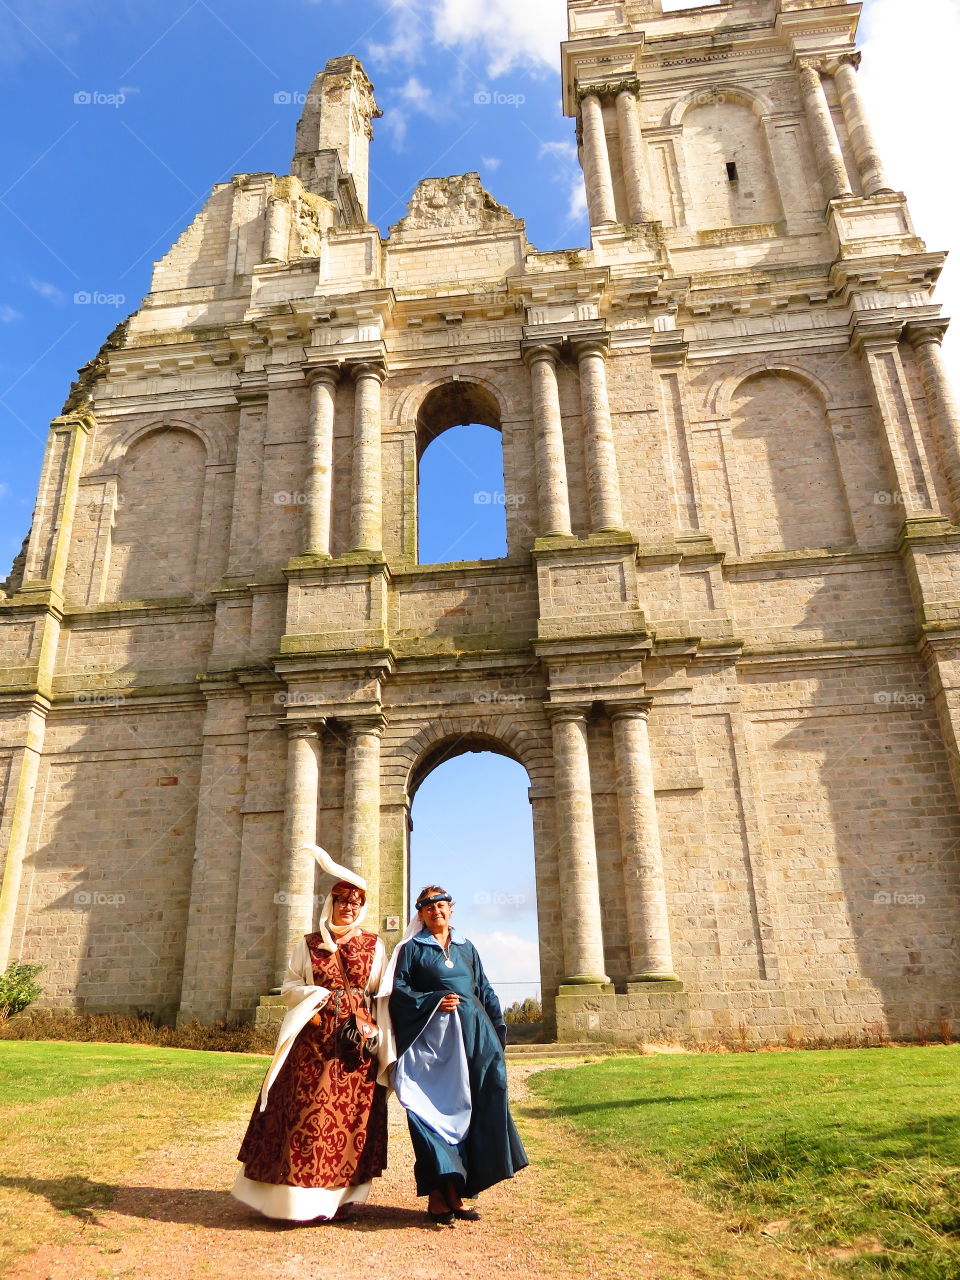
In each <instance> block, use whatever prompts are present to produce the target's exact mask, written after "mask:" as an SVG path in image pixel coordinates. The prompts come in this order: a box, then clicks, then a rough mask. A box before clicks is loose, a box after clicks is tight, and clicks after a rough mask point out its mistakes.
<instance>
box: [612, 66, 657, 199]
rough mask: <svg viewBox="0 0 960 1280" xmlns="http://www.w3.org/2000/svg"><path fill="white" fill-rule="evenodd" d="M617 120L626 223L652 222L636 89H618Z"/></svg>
mask: <svg viewBox="0 0 960 1280" xmlns="http://www.w3.org/2000/svg"><path fill="white" fill-rule="evenodd" d="M617 120H618V122H619V125H620V158H621V162H622V164H623V184H624V187H625V189H626V193H627V208H628V209H629V212H630V221H631V222H652V221H653V201H652V199H651V197H650V188H649V186H648V184H647V170H646V164H645V162H644V147H643V134H642V132H641V129H640V103H639V102H638V100H637V91H636V89H621V91H620V92H619V93H618V94H617Z"/></svg>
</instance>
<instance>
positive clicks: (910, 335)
mask: <svg viewBox="0 0 960 1280" xmlns="http://www.w3.org/2000/svg"><path fill="white" fill-rule="evenodd" d="M949 326H950V321H949V320H947V319H945V318H944V319H940V320H909V321H908V322H907V325H906V328H905V330H904V332H905V334H906V337H907V341H908V342H909V343H910V345H911V346H912V347H914V348H915V349H917V350H919V349H920V348H921V347H928V346H938V347H939V346H940V344H941V343H942V342H943V339H944V337H945V336H946V332H947V329H948V328H949Z"/></svg>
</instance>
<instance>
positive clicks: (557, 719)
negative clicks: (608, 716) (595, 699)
mask: <svg viewBox="0 0 960 1280" xmlns="http://www.w3.org/2000/svg"><path fill="white" fill-rule="evenodd" d="M544 710H545V711H546V713H547V715H548V717H549V719H550V723H551V724H563V723H565V722H572V723H574V724H586V722H587V716H588V715H589V714H590V705H589V703H586V702H582V703H564V704H561V705H560V706H554V705H552V704H551V703H547V705H546V706H545V708H544Z"/></svg>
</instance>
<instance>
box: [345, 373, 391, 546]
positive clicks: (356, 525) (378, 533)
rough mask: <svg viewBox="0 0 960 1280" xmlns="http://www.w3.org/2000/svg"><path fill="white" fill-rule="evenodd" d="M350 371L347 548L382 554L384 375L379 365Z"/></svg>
mask: <svg viewBox="0 0 960 1280" xmlns="http://www.w3.org/2000/svg"><path fill="white" fill-rule="evenodd" d="M351 372H352V373H353V377H354V379H355V381H356V384H357V391H356V409H355V413H354V428H353V484H352V492H351V504H350V547H351V549H352V550H354V551H382V549H383V480H382V475H381V468H382V462H381V456H380V454H381V441H380V387H381V385H382V384H383V382H384V380H385V378H386V376H387V375H386V370H385V369H384V368H383V366H382V365H377V364H358V365H355V366H354V368H353V369H352V371H351Z"/></svg>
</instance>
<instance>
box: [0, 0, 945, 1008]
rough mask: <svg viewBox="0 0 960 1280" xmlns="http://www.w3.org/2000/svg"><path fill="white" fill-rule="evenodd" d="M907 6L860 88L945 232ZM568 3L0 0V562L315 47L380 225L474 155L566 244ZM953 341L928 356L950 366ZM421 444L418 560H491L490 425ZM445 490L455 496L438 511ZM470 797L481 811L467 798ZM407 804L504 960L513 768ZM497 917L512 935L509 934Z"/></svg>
mask: <svg viewBox="0 0 960 1280" xmlns="http://www.w3.org/2000/svg"><path fill="white" fill-rule="evenodd" d="M670 7H674V8H676V7H680V5H677V4H671V5H670ZM905 9H907V6H905V5H904V4H903V0H866V3H865V6H864V23H863V26H862V29H861V36H862V41H863V44H864V50H865V59H864V66H863V71H862V72H861V76H862V83H863V90H864V93H865V95H866V96H867V98H868V101H869V103H870V104H871V107H872V109H873V113H874V120H875V125H876V129H877V133H878V136H879V138H880V141H881V145H882V149H883V151H884V155H885V158H886V160H887V163H888V167H889V170H890V172H891V175H892V177H893V179H894V182H895V183H896V184H897V185H898V186H901V187H902V188H903V189H904V190H906V191H907V193H908V195H909V196H910V198H911V205H912V208H913V212H914V217H915V220H916V222H917V226H918V230H919V232H920V234H921V235H923V236H925V237H926V239H927V240H928V243H929V245H930V247H932V248H938V249H939V248H949V247H950V245H951V243H953V242H954V241H955V239H956V237H957V232H956V215H955V211H956V209H957V208H960V177H958V174H957V171H956V167H955V166H953V165H952V164H950V163H945V161H949V157H948V156H946V155H945V153H944V151H943V145H944V144H943V138H944V137H949V136H952V134H953V133H955V132H956V124H957V106H956V98H955V93H954V89H953V84H954V81H955V76H956V66H957V65H960V0H922V4H919V5H913V6H909V9H907V11H908V12H909V21H908V22H905V21H904V11H905ZM565 10H566V6H565V3H564V0H522V2H521V3H518V2H517V0H416V3H413V2H412V0H268V3H264V0H229V3H228V2H227V0H154V2H153V3H150V4H146V3H143V0H0V109H2V112H3V118H4V120H5V121H7V122H10V121H13V122H15V123H14V125H13V126H12V127H11V125H10V124H9V123H8V125H7V127H6V128H5V129H4V131H3V135H2V138H0V153H2V167H0V174H2V177H0V442H2V450H0V578H2V577H4V576H5V575H6V572H7V568H8V567H9V564H10V562H11V561H12V559H13V557H14V555H15V553H16V551H17V550H18V548H19V546H20V542H21V540H22V538H23V536H24V534H25V533H26V531H27V528H28V525H29V521H30V513H31V509H32V506H33V499H34V494H35V491H36V486H37V479H38V476H39V470H40V463H41V459H42V453H43V445H44V440H45V436H46V432H47V427H48V424H49V420H50V418H51V417H53V416H54V415H55V414H56V413H57V412H59V409H60V407H61V405H62V403H63V401H64V399H65V397H66V394H67V391H68V389H69V385H70V382H71V379H72V378H73V377H74V375H75V371H76V369H77V368H78V367H79V366H80V365H82V364H84V363H85V362H86V361H87V360H89V359H91V358H92V357H93V356H94V355H95V353H96V351H97V350H98V348H99V347H100V345H101V343H102V342H103V340H104V338H105V337H106V335H107V334H108V333H109V331H110V330H111V329H112V328H113V327H114V326H115V325H116V324H117V323H118V322H119V321H120V320H122V319H123V318H124V317H125V316H126V315H127V314H128V313H129V312H130V311H133V310H134V309H135V308H136V307H137V306H138V304H139V301H140V299H141V298H142V296H143V295H144V294H145V293H146V292H147V290H148V288H149V281H150V272H151V267H152V263H153V262H154V260H156V259H157V258H159V257H160V256H161V255H162V254H163V253H165V252H166V250H167V249H168V247H169V246H170V244H171V243H172V242H173V241H174V240H175V239H176V238H177V236H178V235H179V234H180V232H181V231H182V230H183V228H184V227H185V226H187V224H188V223H189V222H190V221H191V219H192V217H193V216H194V214H195V213H196V211H197V209H198V208H199V207H200V206H201V205H202V203H203V202H204V200H205V199H206V197H207V195H208V193H209V191H210V189H211V187H212V186H213V185H214V184H215V183H216V182H220V181H223V180H225V179H228V178H229V177H230V176H231V175H232V174H234V173H238V172H255V171H260V170H266V171H272V172H278V173H285V172H287V171H288V168H289V163H290V157H291V153H292V150H293V136H294V129H295V126H296V121H297V116H298V114H299V108H298V106H297V105H296V102H295V101H294V102H291V101H290V99H291V98H293V99H295V98H296V95H298V94H303V93H305V92H306V90H307V89H308V87H309V85H310V83H311V81H312V78H313V76H314V74H315V73H316V71H318V70H320V69H321V68H322V67H323V65H324V64H325V62H326V61H327V59H328V58H330V57H334V56H338V55H341V54H344V53H355V54H357V55H358V56H359V57H360V58H361V59H362V60H363V62H364V64H365V66H366V67H367V70H368V72H369V74H370V76H371V78H372V79H373V81H374V83H375V85H376V90H377V97H378V100H379V103H380V105H381V107H382V108H383V110H384V112H385V115H384V118H383V119H382V120H380V121H378V122H377V126H376V128H377V135H376V140H375V142H374V146H373V150H372V156H371V167H372V175H371V188H370V192H371V211H370V212H371V218H372V220H373V221H375V222H376V223H378V224H379V226H380V228H381V230H382V231H383V232H384V233H386V232H387V230H388V228H389V227H390V225H391V224H393V223H395V222H396V221H397V220H398V219H399V218H400V217H402V216H403V213H404V210H405V204H406V201H407V199H408V198H409V196H410V194H411V192H412V191H413V189H414V187H415V186H416V184H417V182H418V181H419V180H420V179H421V178H423V177H426V176H437V175H444V174H452V173H462V172H465V171H468V170H474V169H475V170H478V171H479V172H480V174H481V177H482V178H483V181H484V183H485V185H486V186H487V187H488V189H489V190H490V191H491V192H492V194H493V195H494V196H495V197H496V199H498V200H500V201H501V202H503V203H504V204H507V205H508V206H509V207H510V208H511V209H512V210H513V212H514V213H515V214H517V215H518V216H520V217H523V218H524V219H525V220H526V223H527V229H528V234H529V236H530V239H531V241H532V242H533V243H534V244H535V245H536V246H537V247H538V248H540V249H543V250H547V249H554V248H560V247H578V246H583V245H585V244H586V243H587V240H588V231H587V226H586V221H585V218H584V202H583V195H582V183H581V181H580V175H579V169H578V167H577V164H576V156H575V149H574V128H573V122H572V121H570V120H566V119H564V118H563V116H562V115H561V114H560V102H559V93H560V85H559V75H558V63H559V43H560V41H561V39H562V38H563V37H564V35H565ZM478 95H479V97H480V98H481V99H483V98H492V101H482V100H481V101H478V100H477V99H478ZM958 276H960V272H958V270H957V269H956V268H955V267H953V266H951V267H950V269H949V271H948V273H947V274H946V275H945V278H944V288H943V291H942V294H941V296H942V298H943V300H944V302H945V305H946V307H947V309H948V310H949V309H950V306H951V303H952V302H953V301H954V300H955V299H956V297H957V295H958V292H960V289H958V284H957V283H956V282H957V280H958ZM78 295H79V296H80V298H79V300H78ZM958 343H960V339H958V338H956V337H953V338H951V339H950V340H949V346H948V354H949V358H950V360H951V363H952V365H953V367H954V370H955V377H958V378H960V368H958V359H957V352H958V350H960V346H958ZM444 439H445V440H446V444H447V446H449V445H450V444H452V443H453V440H454V437H453V436H447V437H445V438H444ZM440 443H442V442H438V444H440ZM436 449H437V446H434V449H433V450H431V451H430V452H429V453H428V454H427V455H426V456H425V461H424V466H425V468H429V469H430V470H431V471H432V474H433V477H434V482H433V486H431V487H432V488H433V492H434V493H440V494H444V495H445V496H446V498H447V499H448V502H447V506H446V508H445V507H444V505H443V503H442V502H441V503H439V504H438V505H437V506H436V507H435V508H434V509H433V510H432V511H430V512H427V513H426V514H425V520H424V529H423V537H424V540H425V545H427V546H431V547H433V548H434V551H433V553H432V554H429V553H428V555H429V558H431V559H432V558H434V556H435V557H436V558H437V559H440V558H446V556H447V555H450V556H453V557H454V558H457V559H464V558H470V557H473V556H490V555H496V554H498V553H499V552H498V549H497V548H498V545H502V536H503V535H502V529H503V509H502V506H501V505H498V504H497V503H496V502H495V501H493V502H490V503H482V502H481V503H478V502H476V501H474V500H473V496H472V495H475V494H476V493H478V492H496V491H497V489H498V485H500V484H502V481H501V480H498V457H497V450H496V449H491V448H490V439H489V433H487V435H486V436H485V435H484V431H483V430H481V429H477V430H476V431H475V432H474V433H473V434H471V433H469V432H465V433H463V434H462V436H460V437H459V442H458V443H457V447H456V448H449V447H446V448H445V449H444V450H442V451H438V452H439V454H440V455H441V456H437V457H435V456H433V455H434V451H435V450H436ZM434 486H435V487H434ZM468 500H469V502H468ZM453 506H457V507H459V510H460V511H463V510H465V509H466V510H467V519H466V521H465V522H464V523H462V524H461V525H458V526H453V525H451V523H450V520H449V512H450V510H451V509H452V508H453ZM425 558H427V557H425ZM511 771H512V772H511ZM511 777H512V778H513V779H514V781H513V782H511V781H510V779H511ZM517 779H519V781H518V780H517ZM511 788H512V789H511ZM492 793H496V794H497V796H498V806H496V807H494V806H491V805H489V803H484V801H485V800H486V799H487V798H488V797H489V795H490V794H492ZM514 796H516V797H519V799H517V800H516V803H514V800H513V799H510V798H509V797H514ZM501 799H502V803H500V801H501ZM467 814H469V820H466V815H467ZM414 818H415V821H416V822H417V823H418V828H417V831H416V832H415V837H414V854H415V858H416V859H417V862H416V863H415V868H414V878H416V877H417V876H418V875H419V872H420V868H421V867H422V871H423V875H424V876H430V877H431V878H432V877H434V876H440V877H445V878H447V879H450V880H451V881H453V880H454V879H455V876H461V870H462V865H461V864H458V862H457V859H456V858H455V857H454V856H453V855H452V854H451V853H450V850H451V849H461V850H463V849H466V848H467V847H468V846H467V843H466V842H467V840H468V839H469V841H470V845H469V848H470V849H472V850H473V851H474V852H473V853H472V855H471V858H472V862H471V866H470V874H469V875H466V874H464V875H463V877H462V878H461V879H460V882H459V883H451V886H450V887H451V888H452V889H453V890H454V892H455V894H456V895H457V896H458V898H459V900H460V903H461V911H462V913H463V915H462V918H463V919H464V921H465V922H467V921H469V923H470V925H471V927H472V928H474V930H475V931H477V932H480V933H482V934H484V936H485V937H488V938H489V939H491V941H490V944H489V945H490V947H491V950H492V953H493V952H495V951H496V950H497V948H500V951H501V952H503V954H504V957H505V958H504V959H503V962H502V964H501V963H498V965H497V972H498V974H499V976H501V977H502V978H503V979H504V980H505V981H506V980H508V979H509V980H511V981H518V980H520V979H521V978H523V979H525V978H527V977H528V976H529V974H530V972H532V971H535V968H536V966H535V963H533V964H532V967H531V955H530V952H529V949H528V947H527V943H529V942H530V941H531V940H532V939H533V938H535V929H534V926H533V919H534V917H533V914H532V912H531V911H530V910H527V909H526V904H524V909H523V910H520V909H519V907H518V906H517V904H510V903H509V902H504V903H501V904H500V905H501V906H502V908H503V909H502V910H501V912H500V914H499V916H497V915H496V913H495V911H494V910H493V908H495V907H496V906H497V900H496V898H494V901H492V902H491V904H489V906H490V909H489V910H487V911H486V913H485V914H484V912H480V913H479V914H478V915H476V916H475V917H474V916H473V915H471V914H470V912H471V911H473V908H474V906H475V904H474V903H473V899H474V897H475V896H476V895H477V894H483V893H491V894H494V895H496V894H498V893H499V894H501V895H506V898H507V899H511V898H512V897H516V896H517V895H520V896H523V895H524V894H527V898H528V900H529V891H528V890H529V886H530V885H531V884H532V851H531V847H530V832H529V806H528V805H527V802H526V780H525V778H524V776H523V772H522V770H520V769H519V766H514V765H511V764H510V762H507V761H504V760H502V759H499V758H494V757H490V756H473V755H471V756H467V757H463V758H462V759H461V760H458V761H454V762H451V763H450V764H447V765H445V766H443V768H442V769H440V770H438V771H437V773H436V774H435V775H433V777H432V778H431V779H429V780H428V782H427V783H426V784H425V785H424V787H423V789H422V791H421V793H420V797H419V798H418V800H417V805H416V808H415V811H414ZM428 832H434V833H439V834H435V835H433V836H431V835H428V834H426V833H428ZM431 842H432V843H431ZM421 859H422V861H421ZM431 859H433V862H431ZM514 872H516V874H514ZM461 886H462V887H461ZM498 886H499V887H498ZM524 886H527V888H524ZM497 934H501V935H503V936H514V937H515V938H516V939H517V941H516V943H515V945H514V947H513V951H512V953H511V952H510V949H509V947H506V948H504V945H503V944H502V943H501V942H496V941H494V940H493V938H494V935H497ZM511 954H512V956H513V969H512V970H511V969H510V955H511ZM505 994H506V989H505Z"/></svg>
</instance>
